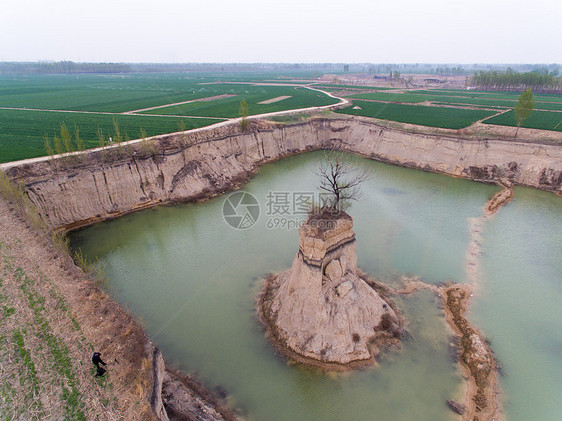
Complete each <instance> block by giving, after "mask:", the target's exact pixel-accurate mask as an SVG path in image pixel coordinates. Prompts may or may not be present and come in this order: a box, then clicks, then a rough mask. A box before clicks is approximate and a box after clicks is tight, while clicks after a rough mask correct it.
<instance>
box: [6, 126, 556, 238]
mask: <svg viewBox="0 0 562 421" xmlns="http://www.w3.org/2000/svg"><path fill="white" fill-rule="evenodd" d="M147 142H151V143H150V144H148V143H146V144H144V143H143V142H140V143H135V144H132V145H127V146H122V147H116V148H111V149H107V150H101V151H94V152H85V153H84V155H82V156H74V157H66V158H60V159H56V160H51V161H43V162H37V163H33V164H24V165H21V166H17V165H16V166H12V167H11V168H9V169H8V170H7V173H8V175H9V176H10V177H11V178H13V179H15V180H17V181H19V182H22V183H23V184H24V185H25V188H26V190H27V193H28V195H29V197H30V198H31V200H32V201H33V203H34V204H35V205H36V207H37V209H38V211H39V212H40V214H41V216H42V217H43V218H44V219H45V220H46V221H47V222H48V223H49V225H50V226H51V227H53V228H65V229H75V228H78V227H80V226H85V225H90V224H93V223H95V222H99V221H102V220H105V219H111V218H116V217H119V216H121V215H124V214H126V213H130V212H134V211H136V210H139V209H145V208H147V207H151V206H155V205H158V204H162V203H176V202H185V201H197V200H203V199H206V198H210V197H213V196H215V195H218V194H220V193H223V192H225V191H229V190H232V189H235V188H237V187H239V186H240V185H241V184H243V183H244V182H246V181H247V180H248V179H249V178H250V177H251V176H252V174H253V173H254V172H255V171H256V170H257V169H258V167H259V166H261V165H263V164H265V163H267V162H271V161H275V160H278V159H281V158H283V157H286V156H289V155H292V154H297V153H302V152H306V151H312V150H320V149H338V150H343V151H347V152H351V153H355V154H359V155H362V156H365V157H367V158H370V159H374V160H378V161H383V162H388V163H392V164H396V165H401V166H405V167H411V168H417V169H421V170H425V171H433V172H437V173H442V174H448V175H452V176H456V177H463V178H469V179H473V180H477V181H483V182H490V183H494V182H496V181H500V180H503V181H506V182H510V183H513V184H515V185H523V186H530V187H535V188H538V189H542V190H547V191H552V192H555V193H560V192H562V145H560V144H553V143H550V144H549V143H537V142H533V143H525V142H521V141H515V140H509V141H507V140H499V139H477V138H471V137H466V136H464V137H463V136H462V135H453V134H451V135H443V134H424V133H410V132H406V131H403V130H399V129H393V128H388V127H384V126H381V125H378V124H377V123H375V122H374V121H373V120H370V119H365V118H359V117H341V118H340V117H337V118H322V117H318V118H311V119H309V120H308V121H305V122H301V123H297V124H280V123H272V122H268V121H252V123H251V126H250V129H249V130H248V131H247V132H242V131H241V130H240V128H239V126H238V125H225V126H223V127H219V128H210V129H208V130H199V131H196V132H183V133H177V134H171V135H164V136H160V137H157V138H154V139H151V140H149V141H147Z"/></svg>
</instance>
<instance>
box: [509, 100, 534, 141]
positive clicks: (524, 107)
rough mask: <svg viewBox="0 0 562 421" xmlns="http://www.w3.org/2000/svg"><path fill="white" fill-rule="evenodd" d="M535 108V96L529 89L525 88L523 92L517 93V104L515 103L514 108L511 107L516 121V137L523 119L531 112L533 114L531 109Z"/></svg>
mask: <svg viewBox="0 0 562 421" xmlns="http://www.w3.org/2000/svg"><path fill="white" fill-rule="evenodd" d="M534 109H535V97H534V96H533V93H532V92H531V90H530V89H527V90H526V91H525V92H521V95H519V99H518V100H517V104H515V108H513V113H514V114H515V121H516V122H517V130H516V131H515V137H517V133H518V132H519V127H521V124H523V121H525V120H526V119H528V118H529V117H530V116H531V114H533V110H534Z"/></svg>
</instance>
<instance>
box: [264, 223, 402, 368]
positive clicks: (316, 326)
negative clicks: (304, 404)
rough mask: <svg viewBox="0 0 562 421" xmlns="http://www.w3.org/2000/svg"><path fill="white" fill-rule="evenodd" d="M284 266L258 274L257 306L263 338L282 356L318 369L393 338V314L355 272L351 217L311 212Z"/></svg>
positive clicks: (396, 331)
mask: <svg viewBox="0 0 562 421" xmlns="http://www.w3.org/2000/svg"><path fill="white" fill-rule="evenodd" d="M299 237H300V241H299V250H298V253H297V255H296V256H295V259H294V261H293V264H292V266H291V268H290V269H289V270H287V271H285V272H283V273H281V274H278V275H272V276H270V277H269V278H268V279H267V280H266V285H265V287H264V291H263V293H262V295H261V297H260V301H259V312H260V317H261V319H262V321H263V322H264V324H265V326H266V328H267V331H268V333H269V335H270V338H271V340H272V341H273V342H274V344H275V345H277V347H278V348H279V349H280V350H281V352H283V353H284V354H285V355H287V356H289V357H290V358H292V359H294V360H297V361H300V362H306V363H309V364H311V365H317V366H321V367H325V368H330V367H332V368H337V367H338V366H339V367H340V368H341V367H342V366H349V365H354V364H357V363H369V362H373V361H374V357H376V356H377V355H378V354H379V352H380V346H381V345H382V344H395V345H398V344H399V339H398V338H399V337H400V333H401V330H402V322H401V318H400V317H399V315H398V314H397V312H396V311H395V310H394V308H393V307H392V306H391V303H390V302H388V301H387V300H386V299H385V298H383V297H382V296H381V295H380V294H379V293H378V292H377V291H376V290H375V289H374V288H373V286H371V285H370V284H369V283H367V282H366V281H365V280H364V279H363V278H364V277H362V276H360V275H359V274H358V271H357V255H356V252H355V233H354V232H353V220H352V218H351V217H350V216H349V215H348V214H347V213H345V212H341V213H339V214H338V215H337V216H334V215H330V214H327V213H324V214H320V215H312V216H311V217H309V219H308V220H307V221H306V223H304V224H303V225H302V226H301V228H300V230H299Z"/></svg>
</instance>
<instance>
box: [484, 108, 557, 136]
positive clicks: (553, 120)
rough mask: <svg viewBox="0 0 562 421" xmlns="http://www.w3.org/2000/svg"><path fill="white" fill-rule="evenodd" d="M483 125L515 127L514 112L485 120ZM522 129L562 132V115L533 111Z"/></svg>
mask: <svg viewBox="0 0 562 421" xmlns="http://www.w3.org/2000/svg"><path fill="white" fill-rule="evenodd" d="M483 123H486V124H495V125H499V126H513V127H515V126H516V125H517V124H516V123H515V116H514V115H513V110H512V111H508V112H507V113H504V114H501V115H498V116H496V117H492V118H489V119H487V120H484V121H483ZM521 127H527V128H529V129H543V130H555V131H558V132H562V113H554V112H548V111H533V114H531V117H529V118H528V119H526V120H525V121H523V124H522V125H521Z"/></svg>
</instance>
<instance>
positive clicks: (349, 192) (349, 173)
mask: <svg viewBox="0 0 562 421" xmlns="http://www.w3.org/2000/svg"><path fill="white" fill-rule="evenodd" d="M318 175H319V176H320V186H319V187H320V190H322V191H324V192H326V193H328V197H327V199H326V200H324V201H323V203H321V204H320V212H321V213H322V212H324V211H329V212H330V213H334V214H337V213H339V212H340V211H342V210H345V208H346V207H347V206H348V205H349V201H351V200H357V199H358V198H359V196H360V194H359V186H360V185H361V183H363V182H364V181H366V180H368V179H369V178H371V172H369V171H367V170H365V171H359V170H357V169H355V168H353V167H352V166H350V165H349V163H348V162H346V160H345V159H344V156H343V154H342V153H341V152H333V151H332V152H331V153H330V154H329V156H328V162H326V163H324V164H322V165H321V166H320V169H319V172H318Z"/></svg>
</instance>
